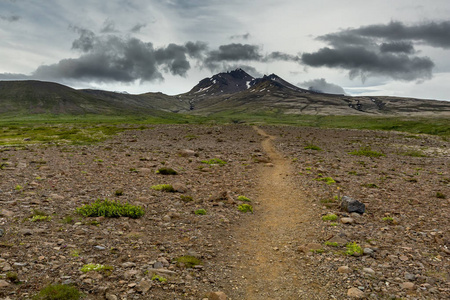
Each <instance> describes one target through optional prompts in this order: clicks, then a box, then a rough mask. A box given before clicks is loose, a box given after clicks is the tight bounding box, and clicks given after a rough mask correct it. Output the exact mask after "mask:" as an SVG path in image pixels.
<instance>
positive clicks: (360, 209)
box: [341, 196, 366, 214]
mask: <svg viewBox="0 0 450 300" xmlns="http://www.w3.org/2000/svg"><path fill="white" fill-rule="evenodd" d="M341 208H342V209H343V210H345V211H347V212H349V213H352V212H356V213H359V214H363V213H364V212H365V211H366V205H365V204H364V203H362V202H360V201H358V200H355V199H352V198H350V197H348V196H344V197H342V202H341Z"/></svg>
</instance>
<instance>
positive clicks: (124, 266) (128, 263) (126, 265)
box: [122, 262, 136, 268]
mask: <svg viewBox="0 0 450 300" xmlns="http://www.w3.org/2000/svg"><path fill="white" fill-rule="evenodd" d="M122 267H123V268H132V267H136V264H135V263H133V262H126V263H123V264H122Z"/></svg>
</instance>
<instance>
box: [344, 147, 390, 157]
mask: <svg viewBox="0 0 450 300" xmlns="http://www.w3.org/2000/svg"><path fill="white" fill-rule="evenodd" d="M350 154H351V155H358V156H367V157H381V156H386V155H384V154H383V153H380V152H377V151H374V150H372V149H371V148H370V146H365V147H361V148H360V149H359V150H355V151H352V152H350Z"/></svg>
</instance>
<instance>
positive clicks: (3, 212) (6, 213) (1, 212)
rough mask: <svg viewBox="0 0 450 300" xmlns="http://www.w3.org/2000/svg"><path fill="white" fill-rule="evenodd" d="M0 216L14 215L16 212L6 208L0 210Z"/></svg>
mask: <svg viewBox="0 0 450 300" xmlns="http://www.w3.org/2000/svg"><path fill="white" fill-rule="evenodd" d="M0 216H4V217H8V218H10V217H12V216H14V213H13V212H12V211H9V210H6V209H1V210H0Z"/></svg>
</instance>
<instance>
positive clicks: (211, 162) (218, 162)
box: [202, 158, 227, 166]
mask: <svg viewBox="0 0 450 300" xmlns="http://www.w3.org/2000/svg"><path fill="white" fill-rule="evenodd" d="M202 163H204V164H207V165H219V166H223V165H226V164H227V162H226V161H223V160H221V159H220V158H212V159H210V160H202Z"/></svg>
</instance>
